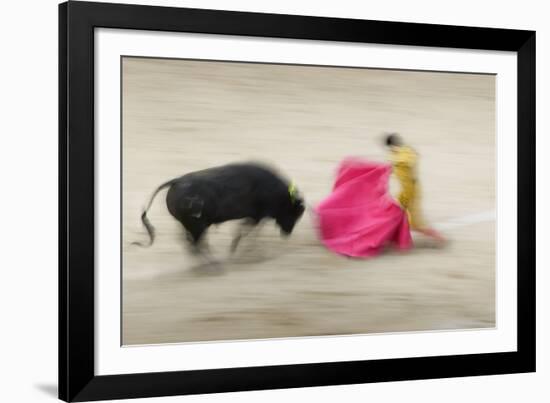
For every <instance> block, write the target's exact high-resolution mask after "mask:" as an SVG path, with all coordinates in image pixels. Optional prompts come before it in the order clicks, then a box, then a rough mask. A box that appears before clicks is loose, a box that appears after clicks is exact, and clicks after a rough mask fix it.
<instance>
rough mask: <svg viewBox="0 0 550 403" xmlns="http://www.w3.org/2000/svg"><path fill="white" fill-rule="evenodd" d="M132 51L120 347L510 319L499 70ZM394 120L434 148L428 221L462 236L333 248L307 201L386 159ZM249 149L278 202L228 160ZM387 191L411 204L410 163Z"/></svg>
mask: <svg viewBox="0 0 550 403" xmlns="http://www.w3.org/2000/svg"><path fill="white" fill-rule="evenodd" d="M122 63H123V66H122V245H121V249H122V283H123V284H122V292H123V301H122V305H123V306H122V311H123V320H122V336H123V344H125V345H131V344H151V343H174V342H197V341H211V340H239V339H258V338H275V337H304V336H317V335H334V334H364V333H374V332H377V333H378V332H402V331H430V330H441V329H471V328H487V327H494V326H495V222H494V211H495V208H496V206H495V161H496V154H495V78H494V76H491V75H480V74H462V73H460V74H458V73H437V72H416V71H397V70H396V71H393V70H376V69H363V68H361V69H358V68H339V67H316V66H293V65H273V64H256V63H235V62H212V61H193V60H173V59H170V60H168V59H152V58H151V59H149V58H132V57H124V58H123V59H122ZM388 132H396V133H399V134H401V135H402V136H403V138H404V139H405V140H406V142H407V145H410V146H411V147H412V148H414V150H415V152H417V153H418V155H420V156H421V164H418V165H417V166H416V167H415V169H417V170H418V177H420V178H421V180H422V210H423V219H425V220H426V222H429V223H430V226H431V227H433V229H434V230H437V231H441V233H443V234H444V235H445V238H446V239H447V243H446V245H445V247H444V248H433V247H432V246H434V245H433V244H434V242H433V240H431V239H430V238H429V237H427V236H425V235H426V234H423V233H416V234H413V235H414V237H413V243H414V247H413V248H412V249H410V250H407V251H403V252H401V251H395V250H391V249H388V250H384V251H383V252H382V253H380V254H378V255H377V256H376V257H372V258H366V259H354V258H347V257H344V256H341V255H339V254H337V253H333V252H331V251H330V250H329V249H327V248H326V247H325V246H324V245H323V243H322V242H321V241H320V239H319V234H318V222H317V221H316V215H315V214H314V213H313V209H309V208H307V209H305V212H304V206H305V205H306V204H307V206H308V207H309V206H316V205H317V204H318V203H319V202H320V201H321V200H323V199H324V198H325V197H326V196H327V195H329V194H330V193H331V192H332V190H333V186H334V181H335V178H336V175H337V172H336V170H337V168H338V166H339V164H340V163H341V161H343V160H345V159H346V158H348V157H360V158H365V159H368V160H371V161H381V162H387V161H388V155H387V154H388V150H387V148H386V147H384V145H383V144H382V142H381V138H382V137H381V136H382V134H383V133H388ZM247 161H259V164H260V166H262V167H264V166H265V167H268V172H271V173H272V175H273V176H270V178H271V179H270V180H272V181H273V182H270V180H267V179H262V180H260V181H259V183H261V184H262V185H263V186H264V187H265V188H266V189H269V190H270V191H271V190H273V189H278V190H277V192H276V193H277V194H279V198H276V199H270V200H266V199H261V200H263V201H265V202H266V203H267V202H268V201H269V202H270V203H272V204H270V206H269V207H265V208H264V209H263V210H262V209H258V208H257V207H255V206H257V204H255V203H254V202H253V201H257V199H258V197H259V195H260V193H261V192H260V193H258V188H256V187H255V188H254V189H255V190H254V191H253V192H250V189H251V188H247V186H248V185H247V183H248V184H250V183H251V182H249V181H248V180H247V172H246V169H245V170H244V171H238V172H237V171H234V170H233V171H232V170H231V168H230V169H229V171H231V172H230V173H229V174H228V173H227V171H225V172H224V171H223V169H227V167H235V165H234V164H235V163H237V164H240V163H243V162H247ZM256 165H257V164H256V163H254V165H252V166H256ZM237 166H240V167H241V168H242V165H237ZM245 167H248V168H250V166H248V165H245ZM212 169H214V171H212ZM220 169H222V170H221V171H220ZM216 170H217V171H216ZM200 172H203V174H204V173H205V172H206V173H207V175H213V176H211V177H212V178H217V179H213V181H214V183H216V185H215V186H212V185H211V183H212V181H204V178H203V179H201V175H202V174H200ZM187 175H189V176H187ZM224 175H230V176H231V179H227V178H226V177H224ZM172 178H176V179H175V180H172ZM182 178H187V179H183V180H182ZM224 178H225V179H224ZM164 185H165V186H164ZM155 189H156V190H157V191H158V194H157V192H156V191H155ZM190 189H192V190H193V191H192V192H190ZM243 189H248V190H243ZM260 189H261V186H260ZM297 189H299V192H298V191H297ZM390 190H391V193H392V194H393V195H394V197H395V199H396V200H398V198H399V193H400V190H401V189H400V186H399V182H398V178H396V175H395V174H394V175H392V177H391V182H390ZM152 193H154V195H156V198H155V199H154V200H155V201H154V202H153V203H149V204H148V202H149V201H150V200H152V199H151V194H152ZM227 195H231V196H230V197H228V198H227V199H226V198H225V197H226V196H227ZM197 196H200V200H199V199H198V198H197ZM164 200H166V202H164ZM205 203H206V204H205ZM260 204H261V203H260ZM267 204H269V203H267ZM144 205H145V209H144ZM219 205H223V206H225V207H224V208H223V209H221V211H225V212H226V215H225V216H223V217H217V216H216V214H215V213H213V211H217V210H218V208H217V207H218V206H219ZM177 206H180V207H177ZM182 206H183V207H182ZM227 206H229V207H227ZM281 206H283V207H284V208H283V207H281ZM281 208H282V210H281ZM275 210H277V211H275ZM281 211H284V213H281ZM142 218H143V221H142ZM152 223H154V229H153V226H152V225H153V224H152ZM144 224H145V226H144ZM431 227H430V229H431ZM281 232H282V233H285V234H290V236H285V237H281ZM153 237H154V240H155V242H154V244H152V245H151V246H150V247H149V248H140V247H139V246H136V245H135V244H134V243H135V242H138V243H139V242H141V243H142V245H149V244H150V243H152V241H153ZM189 245H192V246H194V247H193V248H192V249H193V250H191V251H190V249H189ZM195 247H196V248H195ZM197 248H198V249H199V250H200V252H201V253H199V254H196V253H191V252H196V251H197ZM205 255H206V256H208V257H209V258H208V259H204V258H202V257H203V256H205Z"/></svg>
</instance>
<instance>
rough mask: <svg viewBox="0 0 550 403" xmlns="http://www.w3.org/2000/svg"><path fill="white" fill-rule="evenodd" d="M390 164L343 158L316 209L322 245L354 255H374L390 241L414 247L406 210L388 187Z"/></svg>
mask: <svg viewBox="0 0 550 403" xmlns="http://www.w3.org/2000/svg"><path fill="white" fill-rule="evenodd" d="M390 174H391V165H389V164H385V163H379V162H370V161H365V160H360V159H357V158H349V159H346V160H344V161H343V162H342V163H341V164H340V166H339V168H338V172H337V176H336V182H335V183H334V187H333V189H332V193H331V194H330V195H329V196H328V197H327V198H326V199H324V200H323V201H322V202H321V203H319V205H318V206H317V207H316V208H315V212H316V213H317V217H318V220H319V223H318V224H319V232H320V237H321V240H322V242H323V244H324V245H325V246H326V247H327V248H328V249H330V250H331V251H333V252H336V253H339V254H342V255H346V256H353V257H370V256H375V255H377V254H378V253H380V251H381V250H382V248H383V247H384V246H385V245H386V244H389V243H392V244H394V245H395V246H396V247H397V248H398V249H408V248H410V247H411V246H412V238H411V233H410V230H409V224H408V220H407V216H406V213H405V212H404V211H403V210H402V209H401V207H400V206H399V204H398V203H397V201H395V200H394V199H393V198H392V197H391V195H390V194H389V190H388V182H389V177H390Z"/></svg>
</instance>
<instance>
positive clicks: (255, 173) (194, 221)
mask: <svg viewBox="0 0 550 403" xmlns="http://www.w3.org/2000/svg"><path fill="white" fill-rule="evenodd" d="M164 188H169V189H168V193H167V195H166V205H167V207H168V211H169V212H170V214H171V215H172V216H173V217H174V218H175V219H176V220H178V221H179V222H180V223H181V224H182V225H183V227H184V228H185V231H186V233H187V238H188V240H189V242H191V244H192V246H194V247H195V248H198V245H199V243H200V241H201V239H202V237H203V235H204V234H205V232H206V230H207V229H208V227H209V226H210V225H212V224H220V223H223V222H226V221H229V220H237V219H246V221H247V224H248V225H249V226H250V227H251V228H252V227H254V226H255V225H256V224H258V223H259V222H260V221H261V220H262V219H264V218H272V219H274V220H275V222H276V223H277V224H278V226H279V227H280V229H281V234H283V235H289V234H290V233H292V230H293V228H294V225H295V224H296V222H297V221H298V220H299V219H300V217H301V216H302V214H303V213H304V210H305V207H304V201H303V199H302V198H301V197H299V196H298V194H297V191H296V190H295V189H294V187H293V185H289V183H288V182H286V181H285V180H283V179H282V178H280V177H279V176H278V175H276V174H275V173H274V172H273V171H271V170H270V169H268V168H266V167H263V166H261V165H257V164H231V165H224V166H220V167H215V168H209V169H204V170H201V171H196V172H191V173H188V174H186V175H183V176H181V177H179V178H176V179H172V180H170V181H168V182H166V183H164V184H162V185H160V186H159V187H158V188H157V189H156V190H155V191H154V193H153V195H152V196H151V199H150V200H149V203H148V204H147V207H146V208H145V210H144V211H143V213H142V215H141V221H142V222H143V225H144V226H145V228H146V229H147V232H148V234H149V243H148V244H146V245H145V244H141V243H139V242H135V244H138V245H141V246H150V245H152V244H153V241H154V239H155V229H154V227H153V226H152V225H151V223H150V222H149V219H148V218H147V211H148V210H149V208H150V207H151V204H152V203H153V200H154V198H155V196H156V195H157V193H158V192H159V191H161V190H162V189H164ZM241 235H242V234H239V235H237V237H236V238H235V239H234V240H233V242H232V245H231V248H232V250H234V249H235V248H236V247H237V244H238V242H239V240H240V238H241Z"/></svg>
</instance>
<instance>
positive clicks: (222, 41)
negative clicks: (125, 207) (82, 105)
mask: <svg viewBox="0 0 550 403" xmlns="http://www.w3.org/2000/svg"><path fill="white" fill-rule="evenodd" d="M121 55H132V56H151V57H171V58H193V59H214V60H232V61H256V62H277V63H292V64H314V65H338V66H362V67H380V68H396V69H413V70H439V71H461V72H485V73H495V74H497V142H496V144H497V205H498V210H497V243H496V248H497V259H496V261H497V284H496V287H497V310H496V312H497V327H496V328H495V329H485V330H465V331H438V332H420V333H418V332H417V333H413V332H408V333H397V334H374V335H353V336H335V337H332V336H326V337H311V338H289V339H267V340H252V341H232V342H209V343H185V344H163V345H154V346H129V347H121V346H120V341H121V340H120V323H121V317H120V314H121V309H120V290H121V284H120V280H121V278H120V230H121V229H120V196H121V195H120V180H121V178H120V176H119V172H120V162H121V161H120V155H121V154H120V119H121V116H120V57H121ZM516 61H517V57H516V53H515V52H496V51H470V50H462V49H461V50H456V49H445V48H424V47H410V46H392V45H368V44H349V43H334V42H324V41H304V40H293V39H270V38H251V37H236V36H217V35H202V34H183V33H165V32H146V31H130V30H117V29H103V28H101V29H96V30H95V102H96V104H95V136H96V137H95V138H96V141H95V153H96V154H95V155H96V184H95V189H96V203H95V206H96V211H95V213H96V224H95V225H96V228H95V229H96V232H95V234H96V239H95V241H96V243H95V245H96V267H95V286H96V287H95V290H96V291H95V312H96V317H95V329H96V334H95V343H96V345H95V348H96V349H95V368H96V369H95V371H96V375H109V374H123V373H137V372H156V371H178V370H191V369H207V368H229V367H243V366H261V365H281V364H298V363H312V362H329V361H347V360H365V359H384V358H400V357H419V356H435V355H452V354H473V353H488V352H502V351H516V350H517V340H516V338H517V336H516V333H517V319H516V315H517V310H516V302H517V292H516V290H517V273H516V267H517V265H516V262H517V258H516V255H517V244H516V238H517V201H516V197H517V195H516V192H517V174H516V172H517V157H516V150H517V139H516V130H517V123H516V120H517V112H516V111H517V109H516V104H517V92H516V91H517V90H516V84H517V71H516V70H517V69H516ZM503 229H505V230H503Z"/></svg>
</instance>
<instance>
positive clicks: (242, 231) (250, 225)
mask: <svg viewBox="0 0 550 403" xmlns="http://www.w3.org/2000/svg"><path fill="white" fill-rule="evenodd" d="M256 225H258V220H256V219H253V218H248V219H246V221H244V222H243V223H242V224H241V226H240V227H239V231H238V232H237V235H235V238H233V241H231V253H233V252H235V250H236V249H237V246H238V245H239V242H240V241H241V238H242V237H244V236H246V235H248V234H249V233H250V231H252V230H253V229H254V228H255V227H256Z"/></svg>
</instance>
